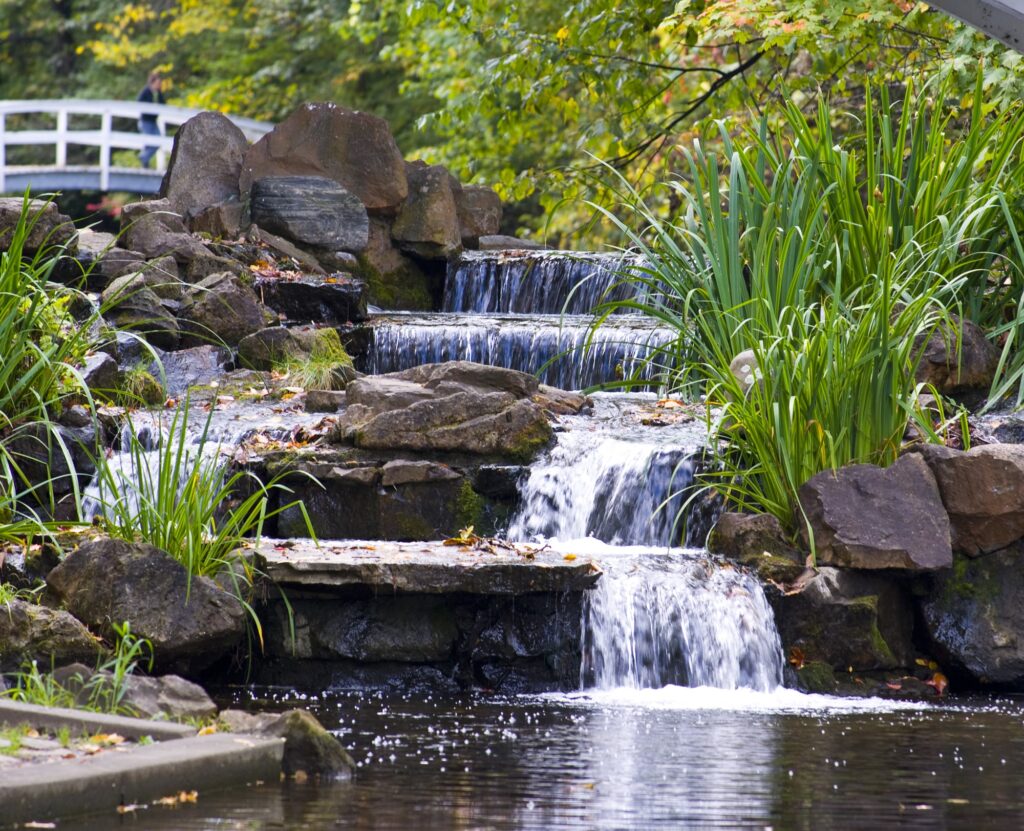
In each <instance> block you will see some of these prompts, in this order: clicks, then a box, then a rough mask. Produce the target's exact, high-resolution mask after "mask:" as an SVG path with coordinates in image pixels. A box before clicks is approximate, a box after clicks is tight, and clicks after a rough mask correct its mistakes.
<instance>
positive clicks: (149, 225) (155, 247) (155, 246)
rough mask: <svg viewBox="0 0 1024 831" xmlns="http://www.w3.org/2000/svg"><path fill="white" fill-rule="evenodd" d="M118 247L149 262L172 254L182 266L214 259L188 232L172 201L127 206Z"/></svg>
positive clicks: (133, 203) (164, 200)
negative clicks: (201, 258) (205, 258)
mask: <svg viewBox="0 0 1024 831" xmlns="http://www.w3.org/2000/svg"><path fill="white" fill-rule="evenodd" d="M118 244H119V245H120V246H121V247H122V248H128V249H130V250H132V251H137V252H139V253H140V254H142V255H143V256H144V257H145V258H146V259H147V260H150V259H155V258H156V257H162V256H164V255H165V254H169V255H170V256H172V257H174V259H175V260H176V261H177V262H178V263H179V264H181V265H186V264H187V263H188V262H189V261H190V260H192V259H194V258H196V257H202V256H211V252H210V250H209V249H208V248H207V247H206V246H205V245H203V244H202V243H201V242H200V241H199V240H197V239H196V238H195V237H193V236H192V234H190V233H189V232H188V229H187V228H186V227H185V222H184V220H183V219H182V216H181V212H180V211H178V210H177V209H175V207H174V205H172V204H171V201H170V200H169V199H152V200H147V201H145V202H132V203H130V204H128V205H125V206H124V210H122V211H121V236H120V237H118Z"/></svg>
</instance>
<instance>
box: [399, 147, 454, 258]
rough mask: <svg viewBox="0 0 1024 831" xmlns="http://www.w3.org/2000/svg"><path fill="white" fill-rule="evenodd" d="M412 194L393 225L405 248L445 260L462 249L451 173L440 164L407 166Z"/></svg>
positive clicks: (415, 252)
mask: <svg viewBox="0 0 1024 831" xmlns="http://www.w3.org/2000/svg"><path fill="white" fill-rule="evenodd" d="M406 177H407V179H408V181H409V196H408V198H407V199H406V200H405V204H403V205H402V207H401V209H400V210H399V212H398V217H397V218H396V219H395V224H394V225H393V226H392V228H391V236H392V238H393V239H394V240H395V242H397V243H398V247H399V248H401V249H402V250H403V251H407V252H409V253H412V254H416V255H417V256H419V257H423V258H424V259H437V260H445V259H448V258H450V257H453V256H455V255H456V254H458V253H459V252H460V251H461V250H462V237H461V236H460V233H459V216H458V210H457V209H456V207H455V195H454V193H453V192H452V186H451V177H450V176H449V174H448V171H447V170H446V169H445V168H443V167H441V166H440V165H425V164H422V163H419V164H416V163H413V164H410V165H408V166H407V167H406Z"/></svg>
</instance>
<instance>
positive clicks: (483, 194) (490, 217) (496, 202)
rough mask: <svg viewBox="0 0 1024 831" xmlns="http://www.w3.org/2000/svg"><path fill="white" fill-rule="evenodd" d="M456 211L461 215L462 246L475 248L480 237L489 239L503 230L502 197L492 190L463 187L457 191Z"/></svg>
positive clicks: (471, 186) (474, 186)
mask: <svg viewBox="0 0 1024 831" xmlns="http://www.w3.org/2000/svg"><path fill="white" fill-rule="evenodd" d="M455 210H456V211H457V212H458V215H459V235H460V236H461V237H462V244H463V245H465V246H466V247H467V248H475V247H476V246H477V245H479V244H480V237H489V236H493V235H494V234H497V233H498V231H500V230H501V213H502V206H501V197H500V196H498V194H497V193H495V192H494V191H493V190H492V189H491V188H487V187H483V186H481V185H463V186H462V187H460V188H456V189H455Z"/></svg>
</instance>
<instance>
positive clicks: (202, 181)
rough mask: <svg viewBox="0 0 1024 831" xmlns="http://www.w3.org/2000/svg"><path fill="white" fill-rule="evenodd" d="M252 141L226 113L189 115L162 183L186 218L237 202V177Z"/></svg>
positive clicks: (162, 190) (164, 192)
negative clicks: (216, 206)
mask: <svg viewBox="0 0 1024 831" xmlns="http://www.w3.org/2000/svg"><path fill="white" fill-rule="evenodd" d="M248 149H249V142H248V141H247V140H246V138H245V135H244V134H243V133H242V131H241V130H239V129H238V127H236V126H235V125H234V124H233V123H232V122H231V119H229V118H228V117H227V116H225V115H222V114H221V113H217V112H205V113H200V114H199V115H197V116H195V117H193V118H190V119H189V120H188V121H186V122H185V123H184V124H182V125H181V127H179V128H178V132H177V133H176V134H175V136H174V148H173V149H172V150H171V160H170V162H169V163H168V165H167V172H166V173H165V174H164V179H163V182H162V183H161V185H160V196H161V198H165V199H167V200H168V201H169V202H170V203H171V205H172V206H173V207H174V209H175V210H176V211H178V213H180V214H183V215H184V216H185V218H186V219H189V218H191V217H193V216H196V215H198V214H199V213H201V212H202V211H203V210H204V209H205V208H209V207H211V206H212V205H216V204H217V203H219V202H223V201H225V200H234V201H236V202H237V201H238V196H239V194H238V177H239V174H240V173H241V172H242V160H243V159H244V158H245V154H246V152H247V151H248Z"/></svg>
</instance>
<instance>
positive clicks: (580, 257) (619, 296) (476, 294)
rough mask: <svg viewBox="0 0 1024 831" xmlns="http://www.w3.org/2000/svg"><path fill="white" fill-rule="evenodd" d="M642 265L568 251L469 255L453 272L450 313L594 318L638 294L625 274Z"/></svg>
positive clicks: (447, 290) (621, 258) (446, 301)
mask: <svg viewBox="0 0 1024 831" xmlns="http://www.w3.org/2000/svg"><path fill="white" fill-rule="evenodd" d="M640 264H641V263H640V260H639V259H638V258H636V257H633V256H629V255H621V254H585V253H577V252H568V251H529V252H523V251H516V252H514V253H512V254H510V253H509V252H507V251H505V252H503V251H467V252H466V253H464V254H463V255H462V256H461V257H460V258H459V259H458V260H456V261H454V262H453V263H452V265H451V266H449V269H448V279H447V280H446V281H445V292H444V306H443V309H444V311H446V312H473V313H476V314H493V313H495V312H499V313H500V312H506V313H507V312H514V313H519V314H531V315H542V314H548V315H558V314H589V313H590V312H591V311H593V309H594V307H595V306H596V305H597V304H598V303H600V302H601V301H602V300H623V299H626V298H628V297H630V296H632V294H633V292H634V289H633V288H632V287H630V286H629V285H628V284H627V283H624V282H623V272H624V270H625V269H629V268H637V267H639V266H640Z"/></svg>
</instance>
